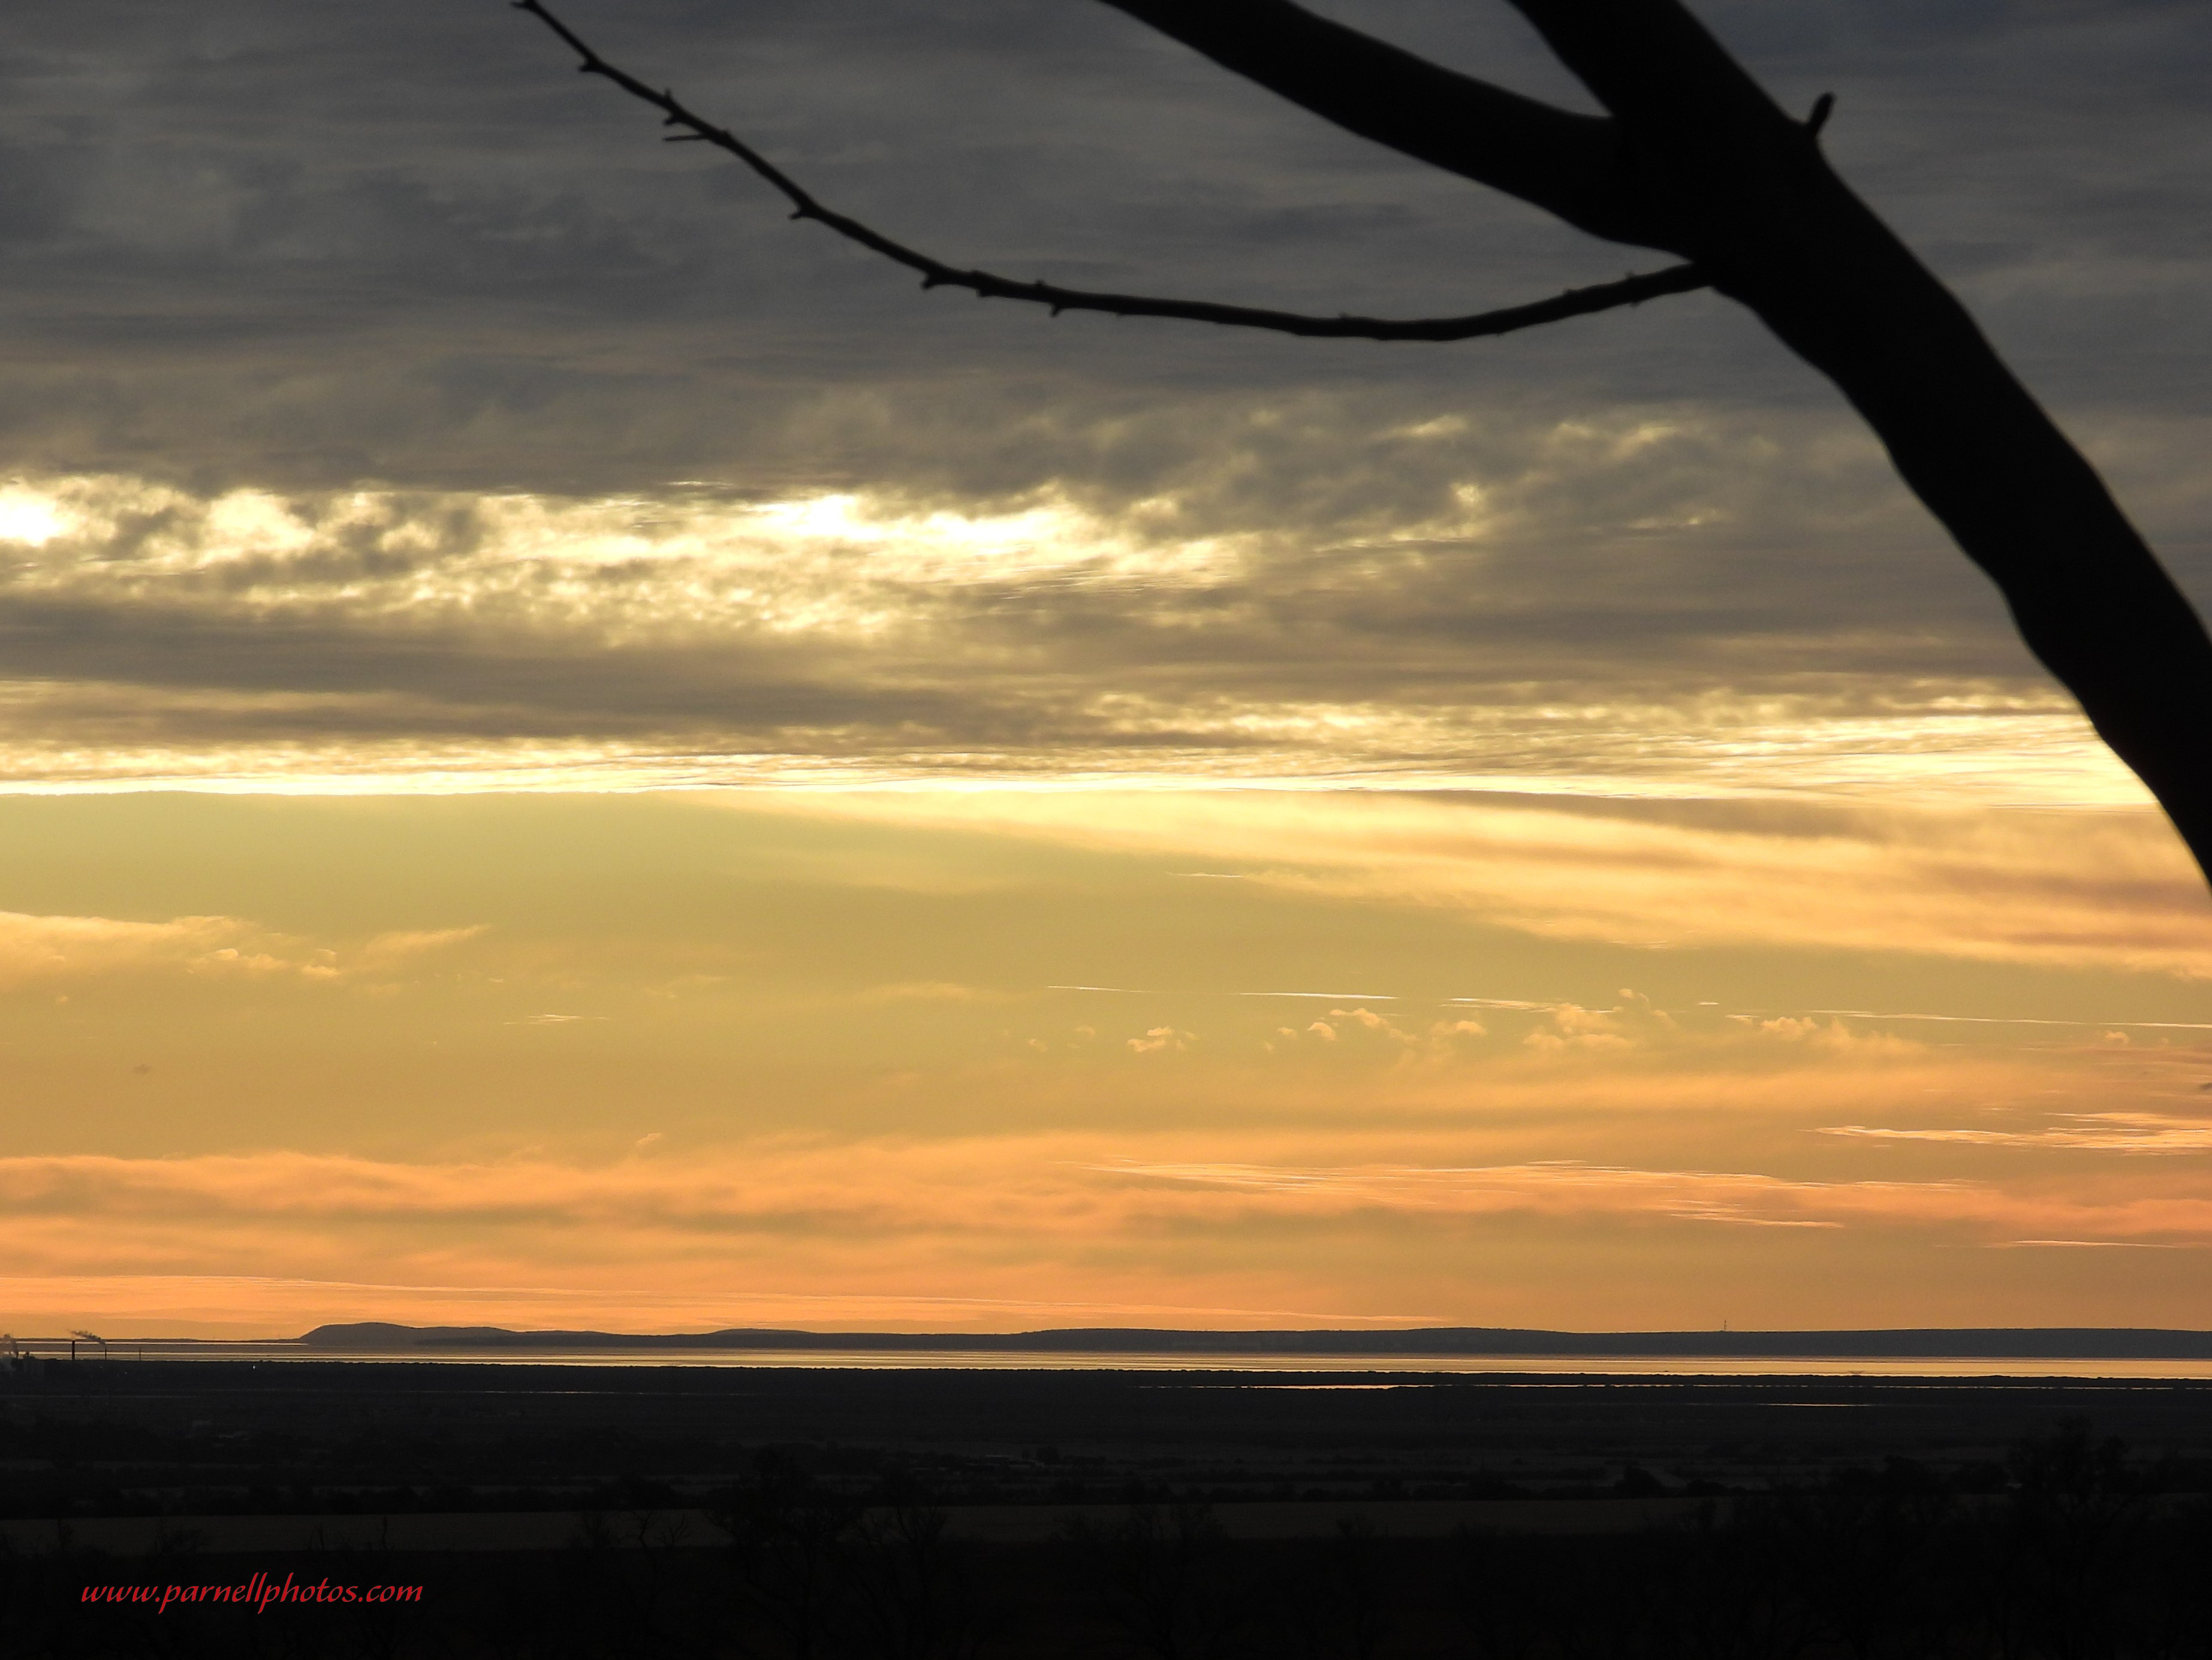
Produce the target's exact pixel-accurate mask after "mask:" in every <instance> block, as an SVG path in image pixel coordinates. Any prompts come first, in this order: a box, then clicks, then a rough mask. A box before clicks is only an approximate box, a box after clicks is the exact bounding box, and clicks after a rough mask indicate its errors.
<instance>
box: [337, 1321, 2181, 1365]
mask: <svg viewBox="0 0 2212 1660" xmlns="http://www.w3.org/2000/svg"><path fill="white" fill-rule="evenodd" d="M300 1341H301V1342H302V1343H303V1344H305V1345H306V1346H307V1347H308V1348H322V1349H338V1350H343V1349H385V1350H390V1349H404V1348H429V1349H436V1348H474V1349H498V1348H571V1349H724V1350H744V1349H817V1350H823V1351H829V1352H836V1351H840V1350H854V1349H872V1350H876V1351H878V1352H882V1351H890V1352H893V1353H900V1352H910V1351H915V1350H922V1349H934V1350H939V1351H951V1352H955V1353H968V1354H1399V1355H1403V1354H1437V1355H1444V1354H1498V1355H1515V1354H1520V1355H1527V1356H1528V1357H1530V1358H1531V1359H1534V1358H1539V1357H1551V1358H1556V1357H1572V1356H1576V1355H1588V1356H1591V1357H1593V1358H1595V1357H1600V1356H1604V1357H1611V1358H1617V1359H1627V1358H1633V1357H1637V1356H1665V1355H1679V1356H1683V1357H1690V1356H1697V1357H1700V1358H1705V1359H1721V1358H1725V1357H1728V1356H1731V1355H1735V1356H1741V1357H1743V1358H1745V1359H1747V1360H1787V1359H1792V1358H1801V1357H1802V1358H1804V1359H1818V1360H1850V1359H1863V1360H1873V1359H1876V1358H1883V1357H1887V1358H1892V1359H1907V1360H1910V1359H1924V1360H2212V1331H2163V1330H2150V1329H2144V1328H2130V1327H2112V1326H2012V1327H1990V1328H1970V1329H1963V1330H1950V1329H1945V1328H1942V1327H1917V1328H1909V1329H1905V1330H1892V1331H1523V1330H1511V1329H1508V1328H1504V1327H1498V1326H1424V1327H1417V1328H1414V1329H1412V1330H1395V1331H1168V1330H1147V1329H1146V1328H1143V1327H1134V1326H1126V1327H1125V1326H1094V1327H1078V1328H1073V1329H1067V1330H1053V1331H1015V1332H971V1331H961V1332H918V1331H785V1330H770V1329H766V1328H759V1327H751V1326H733V1327H731V1328H728V1329H726V1330H721V1331H696V1332H671V1333H662V1334H640V1333H635V1332H619V1331H509V1330H506V1329H505V1328H503V1327H501V1326H407V1325H392V1324H387V1323H385V1322H382V1321H374V1320H369V1321H362V1322H359V1323H356V1324H349V1325H323V1326H317V1327H316V1328H315V1329H314V1330H313V1331H310V1332H308V1333H307V1335H306V1336H303V1337H302V1338H301V1339H300Z"/></svg>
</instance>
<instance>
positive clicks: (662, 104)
mask: <svg viewBox="0 0 2212 1660" xmlns="http://www.w3.org/2000/svg"><path fill="white" fill-rule="evenodd" d="M513 5H514V8H515V9H516V10H518V11H526V12H528V13H529V14H530V15H532V16H533V17H535V18H537V19H538V21H540V22H542V23H543V24H544V25H545V27H547V28H549V29H550V30H552V31H553V33H556V34H557V35H558V36H560V37H561V39H562V40H563V41H564V42H566V43H567V45H568V47H569V49H570V50H572V51H574V52H575V54H576V56H577V58H578V64H577V68H578V69H579V70H580V72H581V73H583V74H585V75H596V76H600V77H601V78H602V79H604V80H607V81H611V82H613V83H614V84H615V85H616V86H617V87H619V88H622V89H623V91H624V92H626V93H628V94H629V95H630V96H631V97H633V98H635V99H636V100H638V101H639V102H641V103H644V104H649V105H651V106H653V108H654V109H657V110H659V112H660V113H661V121H662V124H663V125H664V126H670V127H676V128H680V129H681V130H680V131H678V132H676V133H674V134H671V136H670V137H669V140H668V142H671V143H704V144H711V145H713V146H714V148H716V149H719V150H721V151H724V152H725V153H726V154H730V155H733V156H735V157H736V158H737V159H738V161H742V162H744V164H745V166H746V167H750V168H751V169H752V171H753V172H754V173H756V174H757V175H758V176H759V177H760V178H761V179H763V180H764V181H765V182H766V183H767V184H768V185H769V186H770V187H771V188H772V189H774V190H775V191H776V192H777V193H778V194H779V195H781V197H783V198H784V200H785V201H787V202H788V203H791V209H792V212H791V216H792V217H793V219H809V220H812V221H814V222H815V223H816V224H817V225H822V226H826V227H828V228H829V229H830V230H832V231H835V232H836V233H837V234H838V235H840V236H842V237H843V238H844V239H846V240H847V241H848V242H856V243H858V244H859V245H860V246H862V247H864V248H866V249H868V250H869V251H871V252H873V253H877V254H880V255H881V256H882V257H884V258H885V259H888V260H890V261H892V262H893V263H894V264H900V265H903V266H905V267H906V268H907V269H908V270H910V271H915V272H918V273H920V275H921V286H922V287H923V288H963V289H965V290H967V291H968V292H969V293H970V294H975V296H976V297H977V298H979V299H982V300H1026V301H1028V302H1029V303H1030V304H1031V305H1036V306H1046V307H1048V308H1049V309H1050V310H1051V312H1053V314H1054V315H1055V316H1057V315H1058V314H1059V313H1060V312H1105V313H1107V314H1108V315H1109V316H1113V317H1171V318H1183V319H1185V320H1187V321H1188V322H1193V323H1211V324H1217V325H1218V326H1220V327H1223V328H1231V329H1267V330H1273V331H1274V332H1275V333H1278V334H1289V335H1301V336H1306V337H1308V338H1312V339H1334V340H1431V341H1443V340H1474V339H1479V338H1481V337H1483V336H1490V335H1502V334H1511V333H1512V332H1513V331H1514V330H1516V329H1528V328H1534V326H1536V325H1537V324H1541V323H1557V322H1559V321H1561V320H1562V319H1564V318H1570V317H1586V316H1588V315H1589V314H1590V313H1591V312H1604V311H1611V310H1613V308H1614V307H1616V306H1635V305H1639V304H1641V303H1642V302H1643V301H1644V300H1656V299H1657V298H1659V297H1660V296H1661V295H1662V294H1687V293H1690V292H1691V291H1692V290H1693V289H1698V288H1705V287H1708V286H1709V285H1710V282H1711V279H1710V278H1709V277H1707V276H1705V273H1704V272H1703V271H1701V270H1699V269H1698V268H1697V267H1696V266H1695V265H1675V266H1672V267H1670V268H1668V270H1663V271H1654V272H1651V273H1650V274H1649V275H1646V276H1631V277H1626V278H1624V279H1623V280H1622V281H1620V282H1605V283H1600V284H1597V285H1596V286H1595V287H1592V288H1570V289H1568V290H1567V291H1566V292H1565V294H1555V295H1553V297H1552V298H1550V299H1549V300H1537V301H1535V302H1534V304H1532V305H1527V306H1507V307H1505V308H1504V310H1501V311H1492V312H1474V313H1472V314H1471V315H1468V316H1466V317H1428V318H1376V317H1316V316H1309V315H1307V314H1305V313H1304V312H1277V311H1267V310H1264V309H1261V308H1260V307H1256V306H1224V305H1218V304H1216V303H1215V302H1213V301H1212V300H1166V299H1161V298H1158V297H1156V296H1152V295H1149V294H1103V293H1098V292H1095V291H1092V290H1090V289H1085V288H1061V287H1060V286H1059V285H1058V284H1056V283H1051V282H1017V281H1015V280H1014V279H1013V278H1012V277H1006V276H996V275H994V273H992V272H990V271H977V270H960V269H958V268H957V267H956V266H952V265H948V264H945V262H944V261H942V260H940V259H933V258H932V257H930V256H929V255H927V254H926V253H922V252H921V251H918V250H916V249H914V248H909V247H908V246H907V245H905V244H904V243H902V242H895V241H893V240H892V239H890V237H888V236H885V235H884V234H883V233H881V232H880V231H877V230H874V229H872V228H871V227H868V226H866V225H864V224H862V223H861V222H860V221H859V220H857V219H854V218H851V217H849V216H848V215H844V214H842V213H839V212H837V211H836V210H835V209H830V208H826V207H824V206H823V204H822V203H819V202H817V201H816V200H815V199H814V197H812V196H811V194H809V193H808V192H807V191H806V190H805V189H804V188H803V187H802V186H801V185H799V183H798V181H797V180H795V179H793V178H792V177H791V176H790V175H789V174H787V173H785V172H784V171H783V170H782V169H781V167H777V166H776V165H775V163H774V162H773V161H769V159H768V158H767V157H766V156H764V155H763V154H761V153H760V152H759V151H758V150H756V149H755V148H753V147H752V146H751V145H750V144H748V143H746V142H744V140H743V139H742V138H739V137H738V136H737V135H736V134H735V133H733V132H731V131H729V130H727V129H726V128H723V127H718V126H716V125H714V124H713V123H712V122H710V121H708V120H707V119H706V118H704V117H703V116H701V115H699V114H697V113H696V112H694V111H692V110H690V109H689V108H688V107H686V106H684V103H683V102H682V101H681V100H678V98H677V96H676V94H674V93H672V92H669V91H666V90H661V89H656V88H653V87H649V86H647V84H646V83H645V82H642V81H640V80H639V79H638V78H637V77H636V76H633V75H631V74H629V72H628V71H626V70H622V69H618V68H617V67H616V66H615V65H614V64H610V63H609V62H607V60H606V59H605V58H602V57H600V56H599V53H598V52H597V51H593V50H592V47H591V45H589V44H588V43H587V42H586V41H585V40H584V39H583V38H582V37H581V36H580V35H579V34H578V33H576V32H575V31H574V29H571V28H570V27H568V25H567V24H566V23H564V22H562V21H561V20H560V19H559V18H557V17H556V16H555V15H553V14H552V12H551V11H550V10H548V9H546V7H545V5H544V0H513Z"/></svg>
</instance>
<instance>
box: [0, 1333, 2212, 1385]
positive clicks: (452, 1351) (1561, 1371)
mask: <svg viewBox="0 0 2212 1660" xmlns="http://www.w3.org/2000/svg"><path fill="white" fill-rule="evenodd" d="M22 1347H24V1348H27V1349H28V1350H30V1351H32V1352H33V1353H35V1354H44V1355H57V1354H68V1353H69V1345H68V1343H67V1342H56V1341H54V1340H53V1339H52V1338H45V1339H40V1340H38V1341H35V1342H26V1343H24V1344H23V1345H22ZM110 1353H111V1354H112V1357H113V1358H114V1359H117V1360H138V1359H143V1360H294V1361H296V1360H325V1361H328V1360H343V1361H347V1362H350V1363H356V1364H361V1365H375V1364H378V1363H380V1362H392V1361H415V1362H422V1361H425V1360H428V1361H434V1362H472V1363H477V1364H482V1363H484V1362H487V1361H489V1362H495V1363H497V1364H499V1365H501V1366H715V1367H724V1368H726V1367H733V1366H762V1367H775V1368H791V1367H805V1366H812V1367H823V1368H831V1369H840V1370H856V1369H864V1370H884V1369H889V1370H900V1371H916V1370H929V1369H939V1370H948V1371H963V1372H1023V1371H1028V1372H1407V1373H1415V1372H1455V1373H1520V1374H1523V1375H1531V1374H1533V1375H1541V1376H1555V1375H1556V1376H1564V1375H1574V1374H1580V1375H1583V1376H1594V1377H1625V1378H2110V1379H2113V1380H2123V1379H2129V1378H2145V1379H2151V1378H2203V1379H2212V1360H1930V1359H1928V1358H1926V1357H1924V1356H1917V1355H1915V1356H1907V1357H1899V1358H1893V1359H1886V1358H1881V1357H1868V1356H1863V1355H1853V1356H1850V1357H1848V1358H1844V1359H1837V1360H1820V1359H1764V1358H1759V1357H1755V1356H1743V1357H1739V1356H1703V1355H1657V1356H1654V1355H1624V1356H1619V1357H1607V1356H1604V1355H1586V1354H1576V1355H1541V1354H1142V1353H1132V1354H1009V1353H993V1352H981V1353H979V1352H977V1351H975V1350H972V1349H881V1350H871V1349H658V1350H638V1349H593V1348H532V1349H513V1348H482V1349H477V1348H435V1349H392V1350H389V1351H384V1350H376V1349H322V1348H304V1347H302V1346H301V1345H300V1344H298V1343H282V1342H270V1343H187V1342H156V1341H152V1340H149V1341H148V1342H143V1343H142V1342H131V1340H129V1339H125V1338H118V1339H117V1340H116V1341H115V1342H113V1343H112V1344H111V1345H110ZM77 1354H78V1355H79V1357H80V1358H81V1359H90V1360H95V1361H96V1360H98V1358H99V1355H100V1351H99V1349H98V1348H97V1347H96V1346H94V1345H92V1344H88V1343H80V1344H78V1345H77Z"/></svg>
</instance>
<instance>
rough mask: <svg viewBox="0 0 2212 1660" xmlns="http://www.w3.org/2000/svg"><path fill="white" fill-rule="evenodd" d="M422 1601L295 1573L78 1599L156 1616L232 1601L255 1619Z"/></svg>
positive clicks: (411, 1590)
mask: <svg viewBox="0 0 2212 1660" xmlns="http://www.w3.org/2000/svg"><path fill="white" fill-rule="evenodd" d="M77 1601H79V1602H133V1603H145V1604H148V1605H149V1606H151V1607H152V1609H153V1610H154V1612H155V1613H156V1614H167V1612H168V1611H169V1610H170V1609H173V1608H191V1607H197V1606H198V1605H199V1604H202V1603H205V1602H228V1603H231V1604H233V1605H234V1606H239V1607H246V1608H251V1609H252V1610H253V1611H254V1612H255V1613H256V1614H266V1613H268V1612H269V1608H270V1604H271V1603H272V1602H273V1603H276V1604H277V1605H278V1606H280V1607H282V1606H284V1605H286V1604H291V1603H300V1602H325V1603H328V1602H421V1601H422V1586H420V1585H340V1584H332V1583H331V1581H330V1580H328V1579H317V1580H313V1581H312V1582H309V1583H307V1584H301V1582H300V1581H299V1580H297V1579H295V1578H293V1577H292V1576H291V1575H290V1574H289V1573H288V1574H286V1575H285V1576H284V1583H283V1584H281V1585H280V1584H277V1583H276V1581H275V1580H274V1579H271V1578H270V1577H269V1576H268V1575H267V1574H265V1573H257V1574H255V1575H254V1576H253V1578H251V1579H248V1580H246V1582H245V1583H243V1584H225V1585H87V1586H86V1587H85V1588H84V1590H83V1592H82V1594H81V1595H80V1596H78V1598H77Z"/></svg>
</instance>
